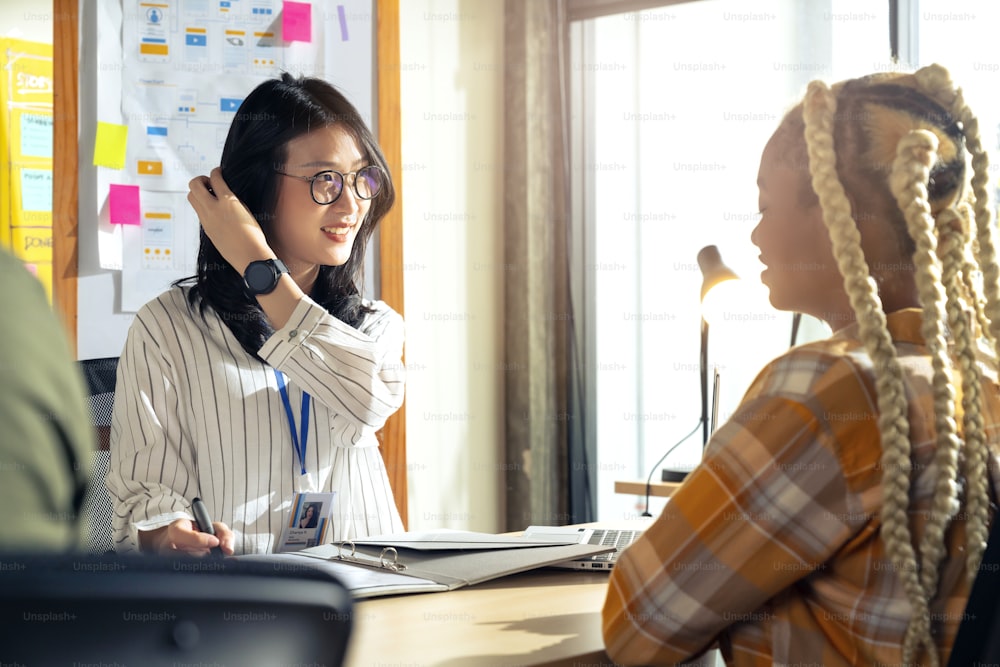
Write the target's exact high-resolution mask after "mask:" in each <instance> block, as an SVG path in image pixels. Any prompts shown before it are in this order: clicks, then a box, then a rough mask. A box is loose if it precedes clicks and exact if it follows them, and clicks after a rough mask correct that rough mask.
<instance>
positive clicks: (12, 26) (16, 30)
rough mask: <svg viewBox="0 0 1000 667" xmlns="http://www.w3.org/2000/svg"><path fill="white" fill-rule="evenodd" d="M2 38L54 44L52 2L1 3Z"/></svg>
mask: <svg viewBox="0 0 1000 667" xmlns="http://www.w3.org/2000/svg"><path fill="white" fill-rule="evenodd" d="M0 37H14V38H17V39H26V40H28V41H30V42H44V43H46V44H51V43H52V0H3V1H2V2H0Z"/></svg>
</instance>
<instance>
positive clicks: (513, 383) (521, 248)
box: [503, 0, 579, 530]
mask: <svg viewBox="0 0 1000 667" xmlns="http://www.w3.org/2000/svg"><path fill="white" fill-rule="evenodd" d="M505 21H506V23H505V45H506V53H505V55H504V62H505V75H504V77H505V80H504V87H505V96H506V101H505V104H506V108H505V110H504V112H505V121H504V133H505V140H504V145H505V147H506V148H505V150H506V155H505V156H504V192H505V194H504V235H503V238H504V257H505V263H504V280H505V314H506V323H505V339H506V342H505V367H504V375H505V377H506V460H505V464H504V469H505V473H506V492H507V500H506V523H507V528H508V529H509V530H518V529H521V528H524V527H525V526H527V525H529V524H532V523H538V524H553V525H554V524H563V523H569V522H572V521H576V520H579V519H578V518H576V517H571V516H570V515H569V514H568V507H569V503H568V476H569V456H568V452H569V432H570V422H571V420H573V419H577V418H578V415H576V414H573V413H574V412H575V411H574V410H572V409H571V408H570V401H569V390H568V384H569V382H568V378H569V372H570V366H571V357H572V346H571V344H570V343H571V331H572V324H573V313H572V309H571V304H570V298H569V286H568V247H567V239H568V225H569V213H568V212H569V206H568V200H569V193H568V184H567V177H566V173H567V164H568V162H567V159H568V158H567V138H566V123H565V122H564V119H565V118H566V99H565V94H566V85H565V63H566V55H565V54H566V48H567V46H566V45H567V30H568V23H567V15H566V2H565V0H551V1H546V2H537V1H535V0H507V3H506V18H505Z"/></svg>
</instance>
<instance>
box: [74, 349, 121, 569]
mask: <svg viewBox="0 0 1000 667" xmlns="http://www.w3.org/2000/svg"><path fill="white" fill-rule="evenodd" d="M80 367H81V369H82V371H83V375H84V378H85V379H86V381H87V393H88V400H89V404H90V414H91V419H92V423H93V424H94V428H95V431H96V433H97V451H95V452H94V454H93V456H92V457H91V461H90V488H89V489H88V490H87V495H86V496H85V497H84V499H83V510H82V511H83V516H84V519H85V520H86V521H87V537H86V545H85V548H86V550H87V551H89V552H91V553H106V552H108V551H114V548H115V546H114V539H113V536H114V532H113V530H112V524H111V521H112V515H113V512H114V502H113V501H112V499H111V494H110V493H108V490H107V488H106V487H105V486H104V478H105V477H106V476H107V474H108V465H109V464H110V462H111V452H110V451H109V448H110V446H111V411H112V409H113V407H114V403H115V380H116V373H117V371H118V357H106V358H103V359H86V360H83V361H81V362H80Z"/></svg>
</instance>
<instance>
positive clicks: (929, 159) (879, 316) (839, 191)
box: [802, 65, 1000, 665]
mask: <svg viewBox="0 0 1000 667" xmlns="http://www.w3.org/2000/svg"><path fill="white" fill-rule="evenodd" d="M883 84H886V85H883ZM907 91H909V92H907ZM841 97H844V98H845V99H847V100H848V102H849V105H848V109H865V110H868V109H870V108H872V106H873V105H874V106H880V107H881V108H882V110H883V111H884V114H883V115H885V116H887V117H889V118H890V120H889V121H888V122H887V123H886V124H885V125H884V126H882V129H885V130H886V131H885V132H883V133H881V134H878V125H877V123H871V124H868V123H858V124H856V126H855V127H853V128H852V127H850V126H848V125H846V120H844V118H847V117H850V116H851V114H850V113H844V114H841V117H840V118H838V111H837V110H838V106H839V99H840V98H841ZM852 104H853V105H854V106H851V105H852ZM949 113H950V117H949ZM802 120H803V123H804V126H805V127H804V137H805V144H806V150H807V153H808V159H809V169H810V173H811V177H812V189H813V191H814V192H815V194H816V195H817V197H818V199H819V203H820V205H821V207H822V211H823V219H824V223H825V224H826V226H827V229H828V231H829V234H830V239H831V243H832V247H833V253H834V257H835V258H836V260H837V265H838V268H839V269H840V272H841V275H842V276H843V278H844V287H845V291H846V293H847V296H848V298H849V300H850V304H851V308H852V309H853V310H854V313H855V317H856V319H857V322H858V331H859V336H860V339H861V341H862V343H863V344H864V346H865V349H866V350H867V351H868V353H869V356H870V357H871V359H872V362H873V364H874V368H875V376H876V390H877V398H878V410H879V419H878V424H879V431H880V434H881V438H882V460H881V467H882V487H883V508H882V533H881V535H882V540H883V543H884V546H885V551H886V555H887V556H888V558H890V560H891V561H892V562H893V564H894V566H895V570H896V573H897V575H898V576H899V578H900V581H901V583H902V585H903V589H904V591H905V593H906V596H907V598H908V600H909V602H910V605H911V610H912V614H911V618H910V621H909V624H908V626H907V629H906V634H905V637H904V642H903V647H902V648H903V656H902V657H903V662H904V663H909V662H911V661H913V660H914V659H915V658H916V657H918V656H919V655H920V654H921V652H922V651H924V650H926V655H927V657H928V660H929V661H930V664H932V665H937V664H938V662H939V660H938V653H937V651H936V648H935V645H934V640H933V638H932V634H931V619H930V609H929V602H928V600H929V599H931V598H933V597H934V596H935V595H936V593H937V587H938V578H939V577H938V567H939V565H940V563H941V562H942V561H943V560H944V558H945V557H946V555H947V549H946V545H945V542H946V541H945V532H946V530H947V528H948V526H949V523H950V522H951V520H952V519H953V518H954V517H955V515H956V514H957V512H958V510H959V508H960V495H961V489H960V485H959V479H960V478H959V470H960V469H961V475H962V476H963V477H964V478H965V480H966V483H967V490H966V503H967V508H968V521H967V523H966V539H967V556H966V569H967V572H968V574H969V577H970V578H974V577H975V573H976V571H977V569H978V567H979V562H980V560H981V558H982V554H983V551H984V550H985V543H986V539H987V537H988V532H989V511H990V509H989V496H988V485H989V478H988V475H987V465H988V460H989V449H988V443H987V441H986V437H985V426H984V420H983V397H982V393H981V389H980V387H981V381H982V378H981V373H980V370H979V366H978V364H977V354H976V352H977V346H976V338H977V337H983V338H985V339H986V340H988V341H989V342H990V343H991V346H992V347H993V348H994V353H995V354H996V357H997V358H1000V267H998V265H997V259H996V246H995V243H994V239H993V230H992V209H991V204H990V200H989V193H988V190H987V185H988V183H989V174H988V165H989V163H988V159H987V156H986V153H985V150H984V149H983V147H982V141H981V139H980V137H979V131H978V121H977V119H976V118H975V116H974V115H973V114H972V112H971V111H970V110H969V108H968V106H967V105H966V104H965V101H964V97H963V95H962V91H961V89H958V88H955V87H954V86H953V85H952V82H951V80H950V77H949V76H948V73H947V71H946V70H945V69H944V68H943V67H940V66H938V65H931V66H928V67H925V68H923V69H921V70H920V71H918V72H917V73H915V74H914V75H912V76H907V75H898V74H894V75H876V76H872V77H866V78H864V79H859V80H854V81H848V82H844V83H842V84H838V85H837V86H835V87H834V89H831V88H829V87H827V86H826V85H825V84H823V83H822V82H813V83H812V84H810V86H809V90H808V92H807V94H806V97H805V100H804V101H803V105H802ZM959 123H960V124H959ZM873 128H876V129H873ZM838 132H840V133H842V134H839V133H838ZM858 132H860V133H861V134H862V135H864V136H861V137H860V138H858V137H857V136H852V133H854V134H857V133H858ZM866 133H867V134H866ZM838 137H839V138H840V139H844V140H846V145H847V149H848V156H847V159H846V160H844V161H843V162H844V164H846V165H848V167H846V168H845V169H857V170H858V172H859V174H860V175H859V174H853V173H851V172H850V171H847V172H846V175H845V176H842V175H841V174H840V173H839V172H838V170H837V162H838V161H837V150H835V145H836V143H837V141H836V139H835V138H838ZM963 139H964V142H965V147H967V149H968V151H969V154H971V156H972V166H973V169H974V174H973V178H972V180H971V183H972V196H973V203H972V210H973V211H974V217H975V221H976V236H975V240H974V241H973V239H972V238H970V234H969V224H968V220H969V217H970V214H969V206H968V205H967V203H966V202H964V201H962V200H961V195H962V188H963V179H964V175H965V170H966V169H965V165H966V159H967V158H966V157H965V153H964V150H965V149H964V148H963V145H962V140H963ZM862 149H864V151H867V153H864V152H863V150H862ZM852 150H853V151H854V152H853V153H852V152H851V151H852ZM880 150H881V151H882V153H881V154H879V151H880ZM889 150H891V151H892V152H893V157H891V158H887V157H886V155H885V153H886V152H887V151H889ZM886 173H888V178H886V176H885V174H886ZM844 178H850V179H852V180H850V181H847V180H844ZM866 179H867V181H870V182H872V183H874V185H870V184H869V183H868V182H866ZM845 182H849V183H850V184H851V185H852V187H853V188H854V190H852V192H853V193H854V194H864V192H865V191H866V190H867V191H868V192H871V191H873V190H878V189H879V188H882V189H883V190H885V191H887V192H886V194H888V193H891V195H892V198H893V199H894V200H895V203H896V205H897V206H898V210H897V212H896V213H894V214H890V215H897V214H899V213H901V214H902V216H901V222H900V226H901V227H902V226H903V225H902V223H903V222H905V228H906V230H907V232H908V236H907V237H906V238H908V242H912V246H913V262H914V266H915V272H914V278H915V281H916V286H917V292H918V298H919V301H920V305H921V306H922V309H923V320H922V333H923V336H924V339H925V343H926V346H927V350H928V354H929V356H930V359H931V364H932V388H933V397H934V413H935V421H934V428H935V433H936V449H935V453H934V459H933V470H932V472H934V473H935V483H934V492H933V497H932V500H931V507H930V510H929V513H928V517H927V522H926V524H925V529H924V533H923V536H922V538H921V540H920V544H919V553H920V558H919V559H918V558H917V549H915V548H914V545H913V537H912V535H911V531H910V525H909V517H908V509H909V503H910V474H911V468H912V463H911V444H910V439H909V423H908V420H907V414H908V410H909V406H908V402H907V400H906V396H905V389H904V384H903V373H902V369H901V368H900V364H899V360H898V358H897V356H896V350H895V347H894V345H893V343H892V340H891V338H890V336H889V333H888V330H887V328H886V318H885V314H884V313H883V310H882V304H881V300H880V297H879V295H878V291H877V286H876V284H875V282H874V280H873V279H872V277H871V275H872V274H871V272H870V270H869V266H868V264H867V261H866V259H865V256H864V251H863V249H862V245H861V236H860V232H859V230H858V228H857V224H856V223H855V220H854V218H853V216H852V211H851V203H850V199H849V198H848V196H847V192H846V190H845V187H844V185H843V183H845ZM901 238H902V237H901ZM977 264H978V266H977ZM977 270H981V271H982V272H983V280H982V283H983V287H982V288H980V287H979V286H978V281H977V280H976V279H975V273H976V271H977ZM945 322H947V332H950V334H951V337H952V339H953V342H954V354H955V360H954V362H953V361H952V360H951V359H950V357H949V349H948V340H947V335H946V328H945ZM953 366H954V370H955V371H956V372H957V373H958V374H959V375H960V380H961V383H962V384H961V386H962V428H961V436H964V440H963V437H960V431H959V429H958V427H957V425H956V405H955V390H954V385H953V380H952V376H951V370H952V367H953Z"/></svg>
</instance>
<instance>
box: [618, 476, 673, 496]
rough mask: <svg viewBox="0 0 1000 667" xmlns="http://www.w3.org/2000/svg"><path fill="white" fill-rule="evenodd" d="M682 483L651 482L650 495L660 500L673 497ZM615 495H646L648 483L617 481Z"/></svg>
mask: <svg viewBox="0 0 1000 667" xmlns="http://www.w3.org/2000/svg"><path fill="white" fill-rule="evenodd" d="M680 485H681V484H680V482H650V484H649V495H651V496H657V497H659V498H667V497H669V496H671V495H673V493H674V491H676V490H677V488H678V487H679V486H680ZM615 493H622V494H626V495H633V496H645V495H646V482H644V481H642V480H630V479H629V480H617V481H615Z"/></svg>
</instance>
